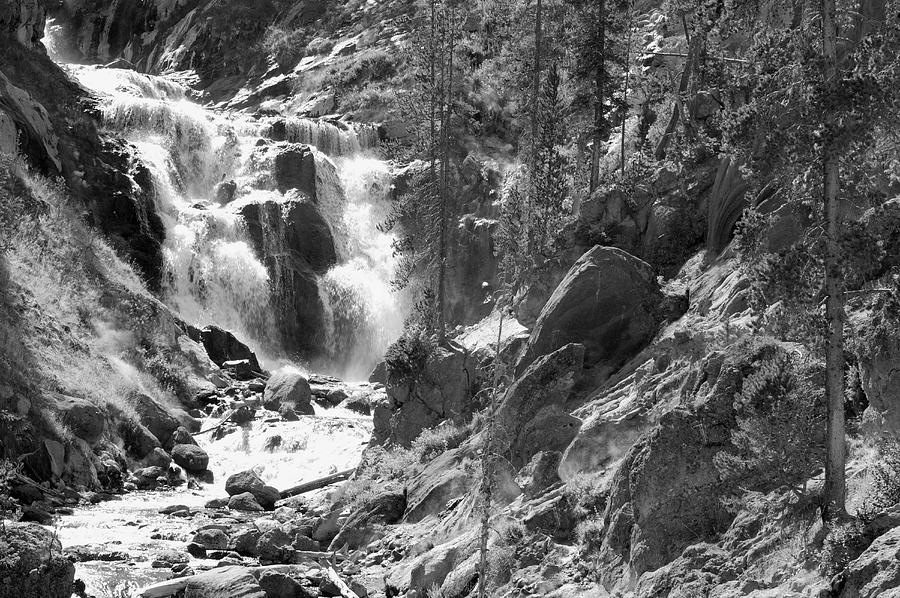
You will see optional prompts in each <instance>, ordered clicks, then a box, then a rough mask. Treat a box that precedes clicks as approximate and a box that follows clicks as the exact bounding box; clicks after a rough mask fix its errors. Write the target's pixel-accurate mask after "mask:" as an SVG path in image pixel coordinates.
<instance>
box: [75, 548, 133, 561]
mask: <svg viewBox="0 0 900 598" xmlns="http://www.w3.org/2000/svg"><path fill="white" fill-rule="evenodd" d="M66 558H68V559H69V560H70V561H72V562H73V563H86V562H88V561H104V562H114V561H127V560H128V559H129V558H130V557H129V555H128V553H127V552H123V551H119V550H109V549H108V548H107V547H106V546H91V545H84V546H72V547H69V548H67V549H66Z"/></svg>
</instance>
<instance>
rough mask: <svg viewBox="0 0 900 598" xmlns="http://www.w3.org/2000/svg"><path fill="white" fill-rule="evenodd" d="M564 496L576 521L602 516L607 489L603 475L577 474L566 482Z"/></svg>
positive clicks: (600, 473)
mask: <svg viewBox="0 0 900 598" xmlns="http://www.w3.org/2000/svg"><path fill="white" fill-rule="evenodd" d="M565 496H566V499H567V500H568V501H569V504H570V505H571V507H572V511H573V513H574V514H575V517H576V518H577V519H588V518H591V517H599V516H601V515H603V511H604V510H605V509H606V501H607V499H608V498H609V488H608V484H607V480H606V476H605V473H604V472H602V471H600V472H593V473H579V474H576V475H575V476H573V477H572V478H571V479H569V480H568V481H567V482H566V488H565Z"/></svg>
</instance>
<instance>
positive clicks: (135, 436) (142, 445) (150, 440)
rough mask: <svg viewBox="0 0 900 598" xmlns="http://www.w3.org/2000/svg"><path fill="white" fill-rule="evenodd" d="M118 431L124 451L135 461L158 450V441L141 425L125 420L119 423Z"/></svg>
mask: <svg viewBox="0 0 900 598" xmlns="http://www.w3.org/2000/svg"><path fill="white" fill-rule="evenodd" d="M118 429H119V436H121V437H122V441H123V442H124V444H125V451H126V452H127V453H128V454H129V455H130V456H132V457H134V458H135V459H143V458H145V457H146V456H147V455H149V454H150V453H151V452H153V451H154V450H155V449H157V448H160V443H159V440H158V439H157V438H156V436H154V435H153V433H152V432H150V430H148V429H147V427H146V426H144V425H143V424H140V423H138V422H135V421H130V420H127V421H123V422H121V423H120V424H119V428H118Z"/></svg>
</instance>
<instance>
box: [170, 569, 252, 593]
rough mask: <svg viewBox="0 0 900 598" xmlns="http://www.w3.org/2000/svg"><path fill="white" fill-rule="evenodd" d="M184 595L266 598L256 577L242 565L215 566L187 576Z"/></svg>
mask: <svg viewBox="0 0 900 598" xmlns="http://www.w3.org/2000/svg"><path fill="white" fill-rule="evenodd" d="M184 595H185V596H196V597H197V598H267V597H266V593H265V591H264V590H263V589H262V587H260V585H259V583H258V582H257V581H256V578H254V577H253V575H252V574H251V573H250V571H248V570H247V569H244V568H242V567H233V566H232V567H217V568H216V569H214V570H212V571H206V572H204V573H199V574H197V575H193V576H191V577H190V578H188V581H187V585H186V586H185V588H184Z"/></svg>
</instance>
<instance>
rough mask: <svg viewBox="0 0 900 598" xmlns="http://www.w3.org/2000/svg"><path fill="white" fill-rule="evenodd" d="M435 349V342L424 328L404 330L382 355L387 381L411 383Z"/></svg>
mask: <svg viewBox="0 0 900 598" xmlns="http://www.w3.org/2000/svg"><path fill="white" fill-rule="evenodd" d="M436 349H437V342H436V341H435V339H434V338H432V337H431V336H430V335H428V334H427V333H426V332H425V330H424V328H421V327H413V328H410V329H408V330H406V331H405V332H404V333H403V335H402V336H401V337H400V338H398V339H397V340H396V342H394V344H392V345H391V346H390V347H388V348H387V351H386V352H385V355H384V361H385V365H386V366H387V373H388V381H389V382H390V383H392V384H402V383H405V382H412V381H413V380H415V379H416V377H418V375H419V374H420V373H421V372H422V371H423V370H424V369H425V364H426V363H427V362H428V358H429V357H431V355H432V354H433V353H434V351H435V350H436Z"/></svg>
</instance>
